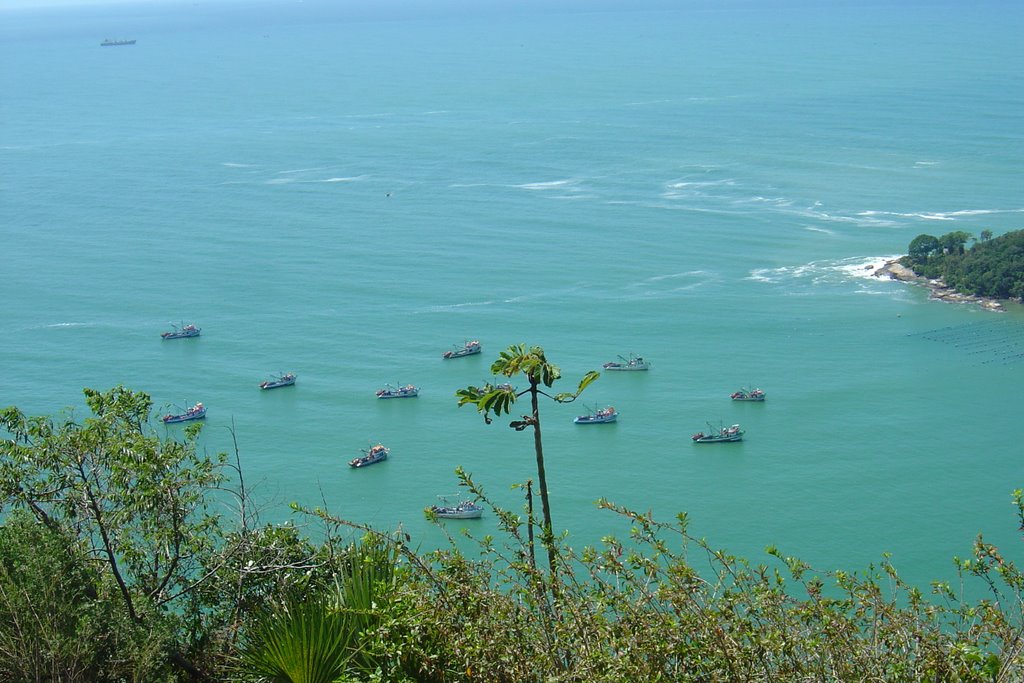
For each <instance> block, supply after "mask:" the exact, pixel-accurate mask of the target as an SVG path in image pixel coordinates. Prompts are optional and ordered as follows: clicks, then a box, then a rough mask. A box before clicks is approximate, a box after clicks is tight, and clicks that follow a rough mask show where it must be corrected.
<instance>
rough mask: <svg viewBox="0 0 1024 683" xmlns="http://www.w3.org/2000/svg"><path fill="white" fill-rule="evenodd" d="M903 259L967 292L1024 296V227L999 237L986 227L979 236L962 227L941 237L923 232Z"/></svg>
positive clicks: (916, 269) (995, 296)
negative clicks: (969, 244)
mask: <svg viewBox="0 0 1024 683" xmlns="http://www.w3.org/2000/svg"><path fill="white" fill-rule="evenodd" d="M968 242H971V243H972V244H971V246H970V248H968V247H967V243H968ZM900 263H902V264H903V265H905V266H907V267H908V268H910V269H911V270H913V271H914V272H915V273H917V274H918V275H921V276H923V277H927V278H930V279H933V280H942V282H943V283H944V284H945V285H946V286H947V287H951V288H953V289H955V290H956V291H958V292H961V293H963V294H971V295H974V296H979V297H987V298H991V299H1017V300H1021V299H1024V230H1014V231H1012V232H1008V233H1006V234H1003V235H1000V236H998V237H993V236H992V233H991V231H989V230H982V231H981V235H980V237H977V238H976V237H974V236H973V235H971V234H969V233H966V232H963V231H962V230H961V231H956V232H950V233H946V234H945V235H942V236H940V237H935V236H933V235H928V234H921V235H918V236H917V237H915V238H914V239H913V240H912V241H911V242H910V246H909V247H908V248H907V255H906V256H904V257H903V258H902V259H900Z"/></svg>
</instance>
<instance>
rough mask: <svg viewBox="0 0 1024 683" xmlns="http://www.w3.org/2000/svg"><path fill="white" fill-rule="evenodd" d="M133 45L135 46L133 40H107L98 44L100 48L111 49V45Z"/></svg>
mask: <svg viewBox="0 0 1024 683" xmlns="http://www.w3.org/2000/svg"><path fill="white" fill-rule="evenodd" d="M134 44H135V41H134V40H113V39H112V38H107V39H106V40H104V41H103V42H102V43H100V47H111V46H113V45H134Z"/></svg>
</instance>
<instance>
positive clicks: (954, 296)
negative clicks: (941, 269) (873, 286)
mask: <svg viewBox="0 0 1024 683" xmlns="http://www.w3.org/2000/svg"><path fill="white" fill-rule="evenodd" d="M872 275H874V276H875V277H888V278H891V279H893V280H899V281H900V282H910V283H912V284H916V285H921V286H922V287H926V288H927V289H928V290H929V292H930V294H929V298H932V299H938V300H939V301H946V302H949V303H956V304H961V303H963V304H977V305H978V306H981V307H982V308H984V309H987V310H989V311H1002V310H1004V309H1003V304H1002V302H1000V301H999V300H998V299H990V298H988V297H983V296H975V295H973V294H963V293H962V292H958V291H956V290H955V289H953V288H952V287H949V286H947V285H946V283H945V282H943V281H942V280H931V279H929V278H926V277H922V276H921V275H918V274H917V273H915V272H914V271H912V270H911V269H910V268H907V267H906V266H905V265H903V264H902V263H900V262H899V261H898V260H893V261H886V262H885V264H884V265H883V266H882V267H881V268H879V269H877V270H876V271H875V272H874V273H872Z"/></svg>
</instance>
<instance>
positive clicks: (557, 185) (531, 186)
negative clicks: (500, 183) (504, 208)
mask: <svg viewBox="0 0 1024 683" xmlns="http://www.w3.org/2000/svg"><path fill="white" fill-rule="evenodd" d="M579 183H580V181H579V180H576V179H573V178H570V179H567V180H550V181H547V182H540V183H522V184H520V185H513V186H512V187H517V188H519V189H521V190H535V191H541V192H543V191H545V190H564V189H568V188H573V187H575V186H577V185H579Z"/></svg>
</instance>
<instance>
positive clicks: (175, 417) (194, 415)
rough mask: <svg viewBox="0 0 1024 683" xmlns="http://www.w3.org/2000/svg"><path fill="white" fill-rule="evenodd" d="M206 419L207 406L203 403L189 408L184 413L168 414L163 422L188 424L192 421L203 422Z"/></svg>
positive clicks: (163, 418)
mask: <svg viewBox="0 0 1024 683" xmlns="http://www.w3.org/2000/svg"><path fill="white" fill-rule="evenodd" d="M205 418H206V406H204V405H203V404H202V403H197V404H195V405H194V406H192V407H191V408H188V409H186V410H185V412H183V413H178V414H174V413H167V414H166V415H164V416H163V417H162V418H160V419H161V420H163V422H164V424H175V423H177V422H188V421H190V420H202V419H205Z"/></svg>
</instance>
